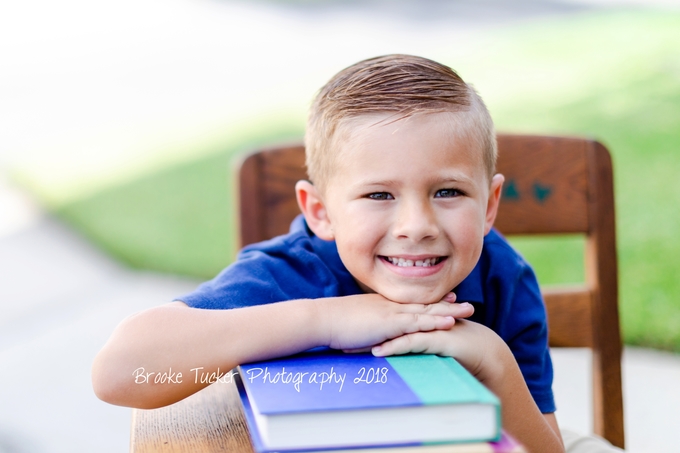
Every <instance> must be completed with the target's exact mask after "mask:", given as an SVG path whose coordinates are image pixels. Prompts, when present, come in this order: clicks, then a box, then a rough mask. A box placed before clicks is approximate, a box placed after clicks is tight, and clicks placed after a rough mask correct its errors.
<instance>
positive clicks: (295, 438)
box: [237, 349, 501, 452]
mask: <svg viewBox="0 0 680 453" xmlns="http://www.w3.org/2000/svg"><path fill="white" fill-rule="evenodd" d="M237 373H238V378H239V379H238V380H237V383H238V385H239V392H240V394H241V399H242V403H243V406H244V412H245V414H246V420H247V422H248V425H249V428H250V431H251V437H252V438H253V444H254V446H255V448H256V450H257V451H260V452H265V451H301V450H314V449H316V450H318V449H337V448H360V447H375V446H397V445H426V444H436V443H442V442H444V443H449V442H480V441H493V440H498V439H500V436H501V423H500V402H499V401H498V398H496V396H494V395H493V394H492V393H491V392H490V391H489V390H487V389H486V388H485V387H484V386H483V385H482V384H481V383H479V381H477V380H476V379H475V378H474V377H473V376H472V375H471V374H470V373H469V372H468V371H467V370H465V368H463V367H462V366H461V365H460V364H459V363H458V362H456V361H455V360H454V359H452V358H450V357H446V358H445V357H439V356H435V355H424V354H410V355H404V356H393V357H374V356H373V355H371V354H368V353H365V354H345V353H342V352H340V351H335V350H330V349H325V350H315V351H310V352H305V353H302V354H297V355H294V356H290V357H284V358H280V359H274V360H268V361H264V362H258V363H251V364H247V365H241V366H240V367H239V368H238V370H237Z"/></svg>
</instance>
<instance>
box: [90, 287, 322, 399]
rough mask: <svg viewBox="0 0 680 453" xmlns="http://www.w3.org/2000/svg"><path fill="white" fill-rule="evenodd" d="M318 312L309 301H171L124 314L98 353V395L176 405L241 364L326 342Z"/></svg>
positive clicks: (94, 378)
mask: <svg viewBox="0 0 680 453" xmlns="http://www.w3.org/2000/svg"><path fill="white" fill-rule="evenodd" d="M317 317H318V314H317V313H316V309H315V303H314V301H311V300H298V301H290V302H286V303H285V304H283V303H282V304H269V305H263V306H257V307H248V308H243V309H237V310H200V309H192V308H188V307H186V306H185V305H184V304H181V303H173V304H168V305H164V306H161V307H156V308H153V309H150V310H146V311H143V312H141V313H138V314H136V315H134V316H131V317H129V318H127V319H125V320H124V321H123V322H122V323H121V324H120V325H119V326H118V327H117V328H116V330H115V331H114V333H113V335H112V336H111V339H110V340H109V341H108V343H107V344H106V345H105V346H104V348H103V349H102V350H101V351H100V353H99V354H98V355H97V357H96V358H95V361H94V364H93V368H92V381H93V386H94V390H95V393H96V394H97V396H99V397H100V398H101V399H103V400H104V401H107V402H109V403H112V404H117V405H122V406H131V407H139V408H155V407H161V406H165V405H168V404H171V403H174V402H176V401H179V400H181V399H183V398H185V397H187V396H189V395H191V394H193V393H195V392H196V391H198V390H200V389H202V388H203V387H206V386H207V385H209V384H210V383H211V382H214V381H215V379H216V378H217V377H218V376H219V375H220V374H223V373H226V372H228V371H229V370H231V369H232V368H233V367H235V366H236V365H238V364H240V363H246V362H250V361H255V360H261V359H267V358H271V357H278V356H282V355H287V354H292V353H295V352H299V351H302V350H305V349H309V348H311V347H314V346H317V345H319V344H322V343H323V342H324V341H325V338H323V336H322V335H323V332H320V331H318V329H315V328H314V326H317V325H318V324H319V323H318V322H317V321H318V320H317V319H316V318H317ZM301 332H304V334H301Z"/></svg>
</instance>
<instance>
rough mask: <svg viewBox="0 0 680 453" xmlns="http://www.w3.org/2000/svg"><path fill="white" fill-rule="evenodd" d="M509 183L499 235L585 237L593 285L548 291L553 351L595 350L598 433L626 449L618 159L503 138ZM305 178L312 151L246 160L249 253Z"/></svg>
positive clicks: (581, 148) (243, 206)
mask: <svg viewBox="0 0 680 453" xmlns="http://www.w3.org/2000/svg"><path fill="white" fill-rule="evenodd" d="M498 148H499V156H498V172H499V173H502V174H503V175H505V178H506V182H505V186H504V196H503V198H502V199H501V204H500V207H499V212H498V217H497V219H496V224H495V225H496V228H498V229H499V230H500V231H501V232H502V233H503V234H505V235H533V234H561V233H580V234H583V235H585V237H586V251H585V270H586V276H585V277H586V278H585V280H586V284H585V285H584V286H582V287H570V288H542V292H543V296H544V299H545V303H546V307H547V310H548V325H549V336H550V345H551V346H552V347H588V348H591V349H592V360H593V363H592V379H593V424H594V426H593V431H594V432H595V433H596V434H598V435H600V436H602V437H604V438H606V439H607V440H609V441H610V442H611V443H612V444H614V445H616V446H618V447H621V448H623V445H624V432H623V402H622V392H621V339H620V334H619V315H618V307H617V300H618V294H617V264H616V239H615V221H614V192H613V179H612V166H611V159H610V156H609V152H608V151H607V149H606V148H605V147H604V146H603V145H601V144H600V143H598V142H596V141H592V140H586V139H580V138H564V137H542V136H520V135H499V136H498ZM304 178H306V173H305V169H304V148H303V147H302V146H301V145H290V146H284V147H278V148H271V149H266V150H262V151H258V152H256V153H254V154H251V155H249V156H247V157H246V158H245V159H244V160H243V161H242V163H241V166H240V171H239V197H240V200H239V201H240V216H241V217H240V226H241V228H240V239H241V245H247V244H250V243H253V242H258V241H262V240H264V239H269V238H271V237H274V236H276V235H279V234H284V233H286V232H287V231H288V229H289V226H290V222H291V221H292V219H293V218H294V217H295V216H296V215H297V214H299V212H300V211H299V209H298V206H297V203H296V200H295V193H294V190H293V187H294V185H295V182H296V181H298V180H300V179H304Z"/></svg>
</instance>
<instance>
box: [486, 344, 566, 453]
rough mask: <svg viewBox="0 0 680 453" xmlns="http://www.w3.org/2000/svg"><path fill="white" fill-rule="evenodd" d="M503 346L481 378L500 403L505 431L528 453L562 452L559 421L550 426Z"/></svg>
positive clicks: (492, 356) (505, 346) (511, 357)
mask: <svg viewBox="0 0 680 453" xmlns="http://www.w3.org/2000/svg"><path fill="white" fill-rule="evenodd" d="M500 343H502V344H498V345H497V347H496V351H495V352H494V354H492V355H491V356H489V357H488V362H487V363H488V367H485V369H484V370H483V371H482V372H481V373H480V375H479V376H478V377H479V378H480V380H481V381H482V382H483V383H484V385H486V386H487V387H488V388H489V389H490V390H491V391H492V392H494V393H495V394H496V396H498V397H499V398H500V400H501V403H502V420H503V428H504V429H506V430H507V431H508V432H509V433H511V434H512V435H513V436H515V437H516V438H517V439H518V440H519V441H520V442H521V443H522V444H523V445H524V446H525V447H526V449H527V451H528V452H529V453H543V452H546V453H553V452H563V451H564V445H563V444H562V438H561V436H560V433H559V429H558V428H557V424H556V422H555V423H552V425H554V426H551V423H549V422H548V418H547V417H546V415H544V414H542V413H541V412H540V410H539V409H538V407H537V406H536V403H535V402H534V400H533V398H532V396H531V393H530V392H529V389H528V388H527V385H526V383H525V381H524V378H523V376H522V373H521V371H520V369H519V366H518V365H517V362H516V361H515V359H514V357H513V355H512V353H511V352H510V349H509V348H508V347H507V345H506V344H505V343H503V342H502V341H501V342H500ZM485 362H486V360H485ZM552 420H554V418H552Z"/></svg>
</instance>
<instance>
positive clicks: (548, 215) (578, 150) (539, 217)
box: [495, 135, 588, 234]
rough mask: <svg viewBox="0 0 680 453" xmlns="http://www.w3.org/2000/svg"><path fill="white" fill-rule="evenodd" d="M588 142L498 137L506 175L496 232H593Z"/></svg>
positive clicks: (500, 162) (500, 163)
mask: <svg viewBox="0 0 680 453" xmlns="http://www.w3.org/2000/svg"><path fill="white" fill-rule="evenodd" d="M586 145H587V142H586V141H585V140H579V139H572V138H563V137H536V136H521V135H517V136H515V135H499V136H498V165H497V171H498V172H499V173H502V174H503V175H504V176H505V184H504V186H503V196H502V197H501V203H500V206H499V209H498V217H497V220H496V224H495V226H496V228H498V229H499V230H500V231H502V232H503V233H504V234H533V233H585V232H587V231H588V179H587V175H588V173H587V171H586V165H587V155H586V150H587V146H586Z"/></svg>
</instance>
